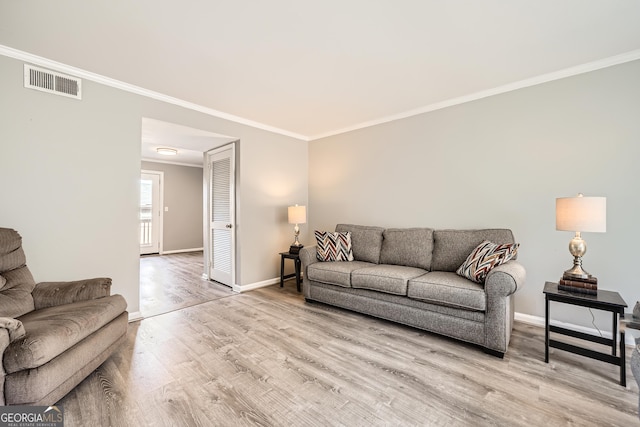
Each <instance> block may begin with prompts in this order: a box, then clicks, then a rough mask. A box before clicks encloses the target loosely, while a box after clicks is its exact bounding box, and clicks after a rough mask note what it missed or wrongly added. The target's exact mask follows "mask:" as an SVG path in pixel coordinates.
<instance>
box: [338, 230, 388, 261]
mask: <svg viewBox="0 0 640 427" xmlns="http://www.w3.org/2000/svg"><path fill="white" fill-rule="evenodd" d="M336 231H338V232H340V233H344V232H347V231H349V232H351V245H352V248H353V258H354V259H355V260H356V261H364V262H372V263H374V264H379V263H380V250H381V249H382V233H383V232H384V228H382V227H370V226H366V225H353V224H338V225H336Z"/></svg>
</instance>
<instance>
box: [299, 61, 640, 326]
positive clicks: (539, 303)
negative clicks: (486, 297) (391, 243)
mask: <svg viewBox="0 0 640 427" xmlns="http://www.w3.org/2000/svg"><path fill="white" fill-rule="evenodd" d="M309 159H310V160H309V215H310V220H311V223H310V226H309V229H310V230H312V229H314V228H315V229H333V227H335V224H336V223H339V222H351V223H358V224H369V225H381V226H394V227H405V226H426V227H434V228H483V227H505V228H511V229H512V230H513V231H514V234H515V236H516V239H517V241H519V242H520V243H521V249H520V254H519V260H520V262H522V263H523V264H524V266H525V267H526V269H527V277H528V279H527V283H526V286H525V288H524V289H522V290H521V291H519V292H518V293H517V296H516V306H515V308H516V311H518V312H520V313H525V314H529V315H534V316H544V298H543V294H542V287H543V285H544V282H545V281H557V280H558V279H559V278H560V276H561V274H562V272H563V271H564V270H566V269H568V268H569V267H570V266H571V264H572V258H571V256H570V254H569V251H568V248H567V246H568V243H569V240H570V239H571V237H572V234H571V233H568V232H559V231H556V230H555V199H556V198H557V197H564V196H572V195H575V194H577V193H578V192H582V193H584V194H585V195H593V196H606V197H607V204H608V212H607V220H608V228H607V232H606V233H604V234H597V233H585V234H584V235H583V237H584V238H585V240H586V241H587V244H588V252H587V254H586V256H585V257H584V267H585V269H586V270H587V271H589V272H590V273H592V274H593V275H595V276H597V277H598V278H599V287H600V288H602V289H610V290H616V291H618V292H620V294H621V295H622V297H623V298H624V299H625V300H626V302H627V304H628V305H629V306H630V307H632V306H633V304H634V303H635V301H636V300H638V299H640V279H637V278H636V277H635V274H634V270H635V269H634V267H635V263H636V262H637V261H636V258H637V249H638V245H637V242H638V241H640V231H639V228H638V226H637V218H638V215H637V212H639V211H640V167H638V161H639V160H640V61H636V62H632V63H627V64H623V65H619V66H615V67H612V68H608V69H603V70H600V71H596V72H591V73H588V74H583V75H579V76H574V77H571V78H566V79H563V80H559V81H555V82H551V83H547V84H543V85H539V86H535V87H530V88H527V89H521V90H518V91H514V92H510V93H505V94H502V95H498V96H493V97H490V98H485V99H482V100H478V101H475V102H471V103H467V104H463V105H458V106H455V107H450V108H447V109H443V110H439V111H434V112H431V113H426V114H423V115H420V116H415V117H411V118H407V119H402V120H397V121H394V122H390V123H386V124H382V125H378V126H374V127H370V128H366V129H362V130H358V131H353V132H350V133H346V134H342V135H337V136H333V137H329V138H325V139H321V140H317V141H313V142H311V143H310V144H309ZM552 310H554V309H553V308H552ZM554 318H556V319H558V320H562V321H566V322H570V323H574V324H578V325H583V326H591V316H590V314H589V313H588V312H586V313H585V312H584V310H583V309H579V308H575V309H567V308H563V307H559V308H558V309H556V310H555V312H554ZM610 323H611V321H610V318H609V317H608V316H607V317H605V316H602V315H600V316H598V317H597V326H598V327H599V328H600V329H603V330H611V326H610Z"/></svg>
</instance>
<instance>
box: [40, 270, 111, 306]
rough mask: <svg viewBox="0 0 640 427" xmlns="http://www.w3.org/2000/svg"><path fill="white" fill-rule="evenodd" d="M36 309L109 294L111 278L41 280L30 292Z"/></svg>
mask: <svg viewBox="0 0 640 427" xmlns="http://www.w3.org/2000/svg"><path fill="white" fill-rule="evenodd" d="M32 295H33V302H34V303H35V308H36V310H39V309H41V308H46V307H53V306H57V305H63V304H71V303H73V302H78V301H88V300H92V299H97V298H103V297H107V296H109V295H111V279H110V278H108V277H99V278H95V279H85V280H76V281H73V282H42V283H38V284H37V285H36V287H35V289H34V290H33V292H32Z"/></svg>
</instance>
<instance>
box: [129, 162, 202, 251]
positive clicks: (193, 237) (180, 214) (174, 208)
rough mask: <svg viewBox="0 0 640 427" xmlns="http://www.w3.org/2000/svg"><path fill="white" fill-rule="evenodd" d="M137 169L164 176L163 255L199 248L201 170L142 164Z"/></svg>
mask: <svg viewBox="0 0 640 427" xmlns="http://www.w3.org/2000/svg"><path fill="white" fill-rule="evenodd" d="M141 167H142V169H143V170H149V171H158V172H164V203H163V205H164V206H163V208H164V207H167V208H169V210H168V211H167V212H163V227H162V250H163V252H167V251H179V250H184V249H199V248H202V236H203V234H202V224H203V222H202V209H203V207H202V191H203V189H202V186H203V182H202V167H191V166H182V165H172V164H168V163H158V162H146V161H143V162H142V166H141Z"/></svg>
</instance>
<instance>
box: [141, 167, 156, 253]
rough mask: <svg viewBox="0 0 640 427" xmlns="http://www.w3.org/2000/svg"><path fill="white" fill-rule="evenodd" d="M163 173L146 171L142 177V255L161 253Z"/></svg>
mask: <svg viewBox="0 0 640 427" xmlns="http://www.w3.org/2000/svg"><path fill="white" fill-rule="evenodd" d="M161 175H162V173H161V172H151V171H145V172H143V173H142V174H141V175H140V214H139V215H140V232H139V235H140V254H141V255H146V254H154V253H156V254H157V253H160V227H161V215H162V212H161V205H160V182H161Z"/></svg>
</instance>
